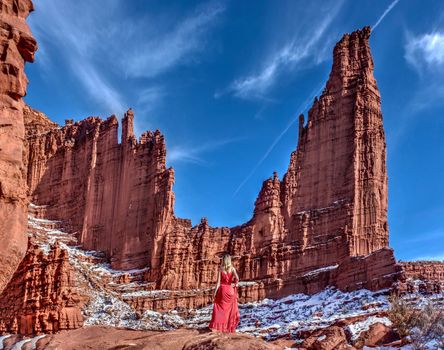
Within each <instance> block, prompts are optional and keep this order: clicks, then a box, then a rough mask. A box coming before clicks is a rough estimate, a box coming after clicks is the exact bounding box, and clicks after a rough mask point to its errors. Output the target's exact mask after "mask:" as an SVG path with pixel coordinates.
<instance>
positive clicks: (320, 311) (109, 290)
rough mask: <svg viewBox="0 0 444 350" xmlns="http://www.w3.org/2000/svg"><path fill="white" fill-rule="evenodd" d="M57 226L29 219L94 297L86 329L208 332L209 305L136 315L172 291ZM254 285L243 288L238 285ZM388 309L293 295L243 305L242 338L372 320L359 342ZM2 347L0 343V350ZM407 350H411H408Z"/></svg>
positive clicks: (362, 325) (379, 295) (362, 326)
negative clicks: (139, 305)
mask: <svg viewBox="0 0 444 350" xmlns="http://www.w3.org/2000/svg"><path fill="white" fill-rule="evenodd" d="M58 224H59V223H58V222H57V221H51V220H46V219H36V218H33V217H32V216H30V217H29V227H30V234H33V235H39V245H41V247H42V248H43V249H45V251H49V249H50V245H52V244H54V243H55V242H56V241H58V242H60V245H61V247H62V248H64V249H66V250H67V251H68V253H69V259H70V262H71V264H72V265H73V266H74V267H75V269H76V271H77V272H78V278H79V279H80V280H82V279H83V282H86V283H84V284H83V285H87V286H88V290H87V291H86V293H87V294H88V295H89V296H90V301H89V303H88V304H87V305H86V307H85V308H84V310H83V312H84V315H85V318H86V320H85V325H86V326H88V325H107V326H114V327H123V328H129V329H137V330H170V329H174V328H179V327H187V328H206V327H207V326H208V323H209V321H210V318H211V312H212V306H211V305H210V306H207V307H204V308H201V309H197V310H190V312H189V315H188V316H181V315H179V313H178V312H177V311H175V310H172V311H169V312H164V313H160V312H155V311H151V310H147V311H144V312H137V311H136V310H134V308H133V307H131V306H130V305H129V304H128V303H127V302H126V301H129V299H131V298H134V297H142V298H143V297H147V298H149V297H155V296H158V295H161V294H168V293H170V292H171V291H165V290H152V287H153V285H152V284H150V283H146V282H143V278H140V277H141V276H142V275H143V273H144V272H146V271H148V269H137V270H131V271H119V270H114V269H112V268H111V267H110V265H109V264H107V263H105V262H104V259H103V254H101V253H100V252H95V251H84V250H82V249H80V248H79V247H76V246H73V245H72V242H69V240H67V237H68V238H69V235H68V234H66V233H64V232H63V231H61V230H59V229H57V227H58ZM45 237H46V238H45ZM74 243H75V242H74ZM335 268H337V265H332V266H327V267H323V268H321V269H317V270H314V271H311V272H308V273H307V275H311V274H317V273H319V272H322V271H325V270H330V269H335ZM122 275H129V276H130V280H129V282H128V279H125V282H126V283H120V282H118V281H119V278H118V277H120V276H122ZM255 283H256V282H241V283H240V285H250V284H255ZM150 287H151V288H150ZM195 292H199V291H195ZM409 298H410V299H409ZM407 299H409V300H410V301H411V302H414V303H415V304H419V305H422V304H424V303H425V302H426V301H427V300H429V299H434V301H435V302H437V303H439V302H441V303H442V305H443V307H444V294H442V295H441V294H440V295H435V296H432V297H422V296H419V295H417V294H415V295H411V296H407ZM388 307H389V301H388V298H387V291H386V290H383V291H379V292H371V291H368V290H365V289H362V290H358V291H353V292H349V293H344V292H341V291H339V290H337V289H335V288H327V289H325V290H323V291H322V292H320V293H317V294H314V295H305V294H293V295H290V296H287V297H285V298H281V299H277V300H271V299H264V300H262V301H259V302H251V303H246V304H240V305H239V311H240V314H241V322H240V324H239V327H238V332H242V333H247V334H251V335H253V336H260V337H263V338H265V339H267V340H271V339H275V338H278V337H280V336H283V335H288V334H290V335H293V336H295V333H296V332H297V331H301V330H315V329H319V328H324V327H328V326H329V325H331V324H333V323H335V322H336V321H338V320H343V319H346V318H350V317H355V316H365V315H368V316H369V317H368V318H366V319H364V320H362V321H357V322H355V323H353V324H351V325H349V326H348V327H349V329H350V331H351V332H352V334H353V338H354V339H356V338H357V337H359V334H360V333H361V332H362V331H364V330H367V329H368V328H369V326H370V325H371V324H373V323H376V322H382V323H384V324H386V325H389V324H390V321H389V320H388V319H387V318H385V317H377V316H374V314H375V313H377V312H379V311H383V310H387V308H388ZM0 339H1V338H0ZM28 341H29V339H28ZM36 341H37V340H36ZM1 344H2V342H1V341H0V350H1V346H2V345H1ZM403 350H409V349H408V348H406V347H404V348H403Z"/></svg>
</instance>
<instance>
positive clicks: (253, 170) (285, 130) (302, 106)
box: [233, 81, 324, 197]
mask: <svg viewBox="0 0 444 350" xmlns="http://www.w3.org/2000/svg"><path fill="white" fill-rule="evenodd" d="M323 82H324V81H322V83H320V88H318V89H317V90H316V92H315V93H313V92H312V93H311V94H310V96H308V97H307V99H306V100H305V101H304V102H303V103H302V105H301V106H300V107H299V109H298V110H299V111H300V112H299V113H297V115H296V118H294V119H292V120H291V121H290V123H288V125H287V126H286V127H285V129H284V130H282V132H281V133H280V134H279V135H278V137H277V138H276V139H275V140H274V141H273V143H272V144H271V145H270V147H268V149H267V151H266V152H265V153H264V155H263V156H262V158H261V159H259V161H258V162H257V164H256V165H255V166H254V168H253V169H252V170H251V171H250V173H249V174H248V175H247V177H246V178H245V179H244V180H243V181H242V182H241V183H240V184H239V186H238V187H237V188H236V191H234V193H233V197H234V196H236V195H237V194H238V192H239V191H240V189H241V188H242V187H243V186H244V185H245V183H246V182H247V181H248V180H249V179H250V178H251V177H252V176H253V174H254V173H255V172H256V170H257V168H259V166H260V165H261V164H262V163H263V162H264V160H265V159H267V157H268V156H269V155H270V153H271V151H272V150H273V149H274V147H275V146H276V145H277V144H278V142H279V141H280V140H281V139H282V137H283V136H284V135H285V134H286V133H287V131H288V129H290V128H291V126H292V125H293V124H294V123H295V122H296V121H297V120H298V119H299V115H300V114H301V113H303V112H304V111H305V110H306V109H307V107H308V106H309V105H310V103H311V101H312V96H313V95H314V96H318V95H319V94H320V93H321V91H322V88H323V87H324V84H323Z"/></svg>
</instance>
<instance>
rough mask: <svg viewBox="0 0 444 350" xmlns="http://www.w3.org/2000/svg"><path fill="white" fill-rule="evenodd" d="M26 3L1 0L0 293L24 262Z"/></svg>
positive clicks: (29, 41) (29, 55)
mask: <svg viewBox="0 0 444 350" xmlns="http://www.w3.org/2000/svg"><path fill="white" fill-rule="evenodd" d="M32 10H33V5H32V2H31V1H30V0H2V1H1V2H0V40H1V47H2V54H1V57H0V66H1V72H0V242H1V245H2V247H1V249H0V266H1V268H0V292H1V291H2V290H3V288H4V287H5V285H6V284H7V283H8V281H9V280H10V278H11V277H12V274H13V273H14V271H15V270H16V268H17V266H18V264H19V263H20V260H21V259H22V258H23V256H24V254H25V251H26V247H27V236H26V221H27V220H26V218H27V205H28V202H27V197H26V187H25V186H26V184H25V181H24V179H23V176H22V172H23V170H24V167H23V163H22V151H23V140H24V122H23V106H24V102H23V100H22V97H24V96H25V95H26V87H27V85H28V80H27V78H26V75H25V62H32V61H33V60H34V52H35V51H36V49H37V44H36V41H35V40H34V38H33V37H32V35H31V32H30V30H29V27H28V25H27V24H26V21H25V20H26V17H27V16H28V14H29V13H30V12H31V11H32Z"/></svg>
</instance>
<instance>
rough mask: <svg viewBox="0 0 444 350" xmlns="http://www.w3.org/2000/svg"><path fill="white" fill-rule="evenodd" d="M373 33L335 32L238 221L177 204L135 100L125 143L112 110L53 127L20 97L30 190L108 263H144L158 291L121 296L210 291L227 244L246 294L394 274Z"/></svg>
mask: <svg viewBox="0 0 444 350" xmlns="http://www.w3.org/2000/svg"><path fill="white" fill-rule="evenodd" d="M369 36H370V29H369V28H368V27H366V28H364V29H362V30H358V31H356V32H354V33H352V34H346V35H344V37H343V38H342V39H341V40H340V41H339V42H338V44H337V45H336V47H335V49H334V57H333V66H332V72H331V74H330V77H329V80H328V82H327V84H326V87H325V89H324V91H323V92H322V94H321V96H320V97H319V99H318V98H316V99H315V101H314V103H313V106H312V108H311V109H310V110H309V112H308V118H307V119H308V120H307V122H306V123H305V121H304V119H305V118H304V116H300V125H299V134H298V145H297V149H296V150H295V151H294V152H293V153H292V155H291V158H290V165H289V167H288V170H287V172H286V174H285V175H284V176H283V179H282V180H281V179H280V178H279V176H278V175H277V174H276V173H275V174H273V176H272V177H271V178H269V179H267V180H266V181H264V183H263V185H262V189H261V191H260V193H259V196H258V198H257V200H256V202H255V209H254V213H253V217H252V218H251V220H249V221H248V222H247V223H245V224H243V225H240V226H237V227H233V228H228V227H211V226H210V225H209V224H208V222H207V220H206V219H202V221H201V223H200V224H198V225H196V226H193V225H192V223H191V221H190V220H187V219H181V218H177V217H176V216H175V215H174V211H173V207H174V193H173V191H172V185H173V183H174V172H173V170H172V169H171V168H167V166H166V159H165V156H166V147H165V141H164V138H163V136H162V135H161V133H160V132H159V131H156V132H154V133H152V132H145V133H143V134H142V135H141V137H140V138H139V139H138V140H137V139H136V137H135V135H134V131H133V119H134V114H133V112H132V111H131V110H129V111H128V112H127V113H126V114H125V116H124V118H123V121H122V139H121V143H119V142H118V139H117V128H118V122H117V118H116V117H115V116H111V117H109V118H108V119H106V120H102V119H100V118H98V117H89V118H87V119H84V120H82V121H78V122H73V121H72V120H66V122H65V125H64V126H60V127H59V126H57V125H54V124H52V123H51V122H50V121H48V120H44V119H45V118H44V116H43V117H42V115H40V114H39V113H38V112H35V111H32V110H31V109H29V110H26V113H28V114H29V115H28V116H27V117H26V120H27V121H29V122H28V125H27V141H26V145H27V149H26V151H25V152H24V157H25V158H26V159H25V160H24V162H25V163H26V164H27V165H28V168H27V172H26V179H27V183H28V186H29V194H30V196H31V198H32V201H33V202H34V203H37V204H38V205H40V206H41V207H42V208H45V209H44V210H43V211H42V213H41V215H43V216H46V217H47V218H50V219H55V220H63V221H64V222H65V226H66V228H67V229H68V230H70V232H71V233H72V234H73V235H75V236H76V238H77V239H78V241H79V242H80V244H81V245H82V247H83V248H85V249H89V250H96V251H97V250H98V251H103V252H104V253H105V256H106V258H107V259H108V260H109V261H110V262H111V265H112V267H113V268H117V269H126V270H129V269H141V268H143V269H145V270H146V271H147V273H145V274H144V275H143V281H141V282H143V283H144V285H145V286H146V288H147V290H148V291H151V290H156V289H161V290H162V291H163V292H162V293H140V296H138V297H137V298H135V299H134V300H133V301H132V302H130V303H131V304H132V305H133V306H134V307H135V308H137V309H146V308H153V309H158V310H164V309H168V308H179V307H185V308H189V307H193V308H194V307H200V306H203V305H205V304H208V303H210V302H211V291H210V288H212V287H213V286H214V283H215V281H216V277H217V267H218V264H219V257H220V255H221V254H222V253H223V252H229V253H231V254H232V255H233V257H234V262H235V264H236V266H237V268H238V270H239V273H240V276H241V279H242V280H243V281H245V282H246V283H245V284H244V285H243V286H242V287H241V288H240V298H241V300H243V301H251V300H256V299H260V298H264V297H280V296H283V295H287V294H290V293H298V292H303V293H315V292H318V291H320V290H321V289H323V288H325V287H326V286H328V285H332V286H337V287H339V288H341V289H343V290H353V289H359V288H368V289H373V290H375V289H381V288H386V287H390V286H391V285H392V283H393V282H394V281H395V280H397V279H398V278H399V276H400V275H401V274H402V272H401V267H400V266H399V265H398V264H396V261H395V259H394V256H393V251H392V249H390V248H389V247H388V226H387V172H386V166H385V157H386V154H385V136H384V130H383V125H382V114H381V108H380V95H379V91H378V88H377V85H376V81H375V79H374V76H373V60H372V57H371V53H370V48H369V43H368V40H369ZM35 124H37V126H35ZM165 291H166V292H165ZM184 295H186V297H184Z"/></svg>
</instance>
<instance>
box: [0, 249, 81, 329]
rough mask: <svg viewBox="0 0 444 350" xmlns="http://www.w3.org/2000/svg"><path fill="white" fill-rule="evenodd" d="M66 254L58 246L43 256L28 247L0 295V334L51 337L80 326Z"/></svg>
mask: <svg viewBox="0 0 444 350" xmlns="http://www.w3.org/2000/svg"><path fill="white" fill-rule="evenodd" d="M75 284H76V282H75V278H74V270H73V268H72V266H71V264H70V262H69V259H68V253H67V251H66V250H63V249H61V248H60V247H59V245H58V244H56V245H55V246H53V247H51V250H50V251H49V252H48V253H47V254H45V252H43V251H42V250H41V249H40V248H39V247H38V246H36V245H33V244H30V246H29V247H28V251H27V253H26V256H25V259H23V261H22V262H21V263H20V265H19V267H18V269H17V271H16V272H15V274H14V277H13V278H12V280H11V281H10V282H9V283H8V285H7V286H6V288H5V290H4V291H3V293H2V294H1V295H0V315H1V317H0V333H19V334H24V335H30V334H39V333H54V332H57V331H60V330H64V329H76V328H79V327H81V326H82V325H83V316H82V313H81V305H82V304H83V303H84V302H85V300H84V296H82V295H81V294H79V293H78V292H77V290H76V288H75Z"/></svg>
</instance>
